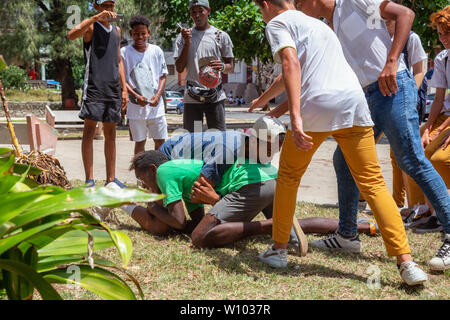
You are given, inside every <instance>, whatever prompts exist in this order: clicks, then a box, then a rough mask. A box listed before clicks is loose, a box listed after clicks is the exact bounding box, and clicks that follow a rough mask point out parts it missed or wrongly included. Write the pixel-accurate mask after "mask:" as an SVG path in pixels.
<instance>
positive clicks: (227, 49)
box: [173, 26, 234, 103]
mask: <svg viewBox="0 0 450 320" xmlns="http://www.w3.org/2000/svg"><path fill="white" fill-rule="evenodd" d="M184 44H185V42H184V39H183V37H182V36H181V33H180V34H179V35H178V37H177V40H176V46H175V52H174V54H173V57H174V59H175V60H177V59H178V57H179V56H180V55H181V52H182V51H183V48H184ZM206 57H217V59H218V60H221V59H223V58H234V55H233V43H232V42H231V38H230V36H229V35H228V33H226V32H224V31H222V30H219V29H217V28H216V27H214V26H210V27H209V28H208V29H206V30H198V29H197V28H195V27H194V28H192V39H191V46H190V47H189V53H188V57H187V64H186V69H187V74H186V80H187V81H189V82H191V83H193V84H194V85H195V86H197V87H201V88H206V87H205V86H203V85H201V84H200V82H199V79H198V73H199V67H198V60H200V59H201V58H206ZM225 99H226V95H225V91H224V90H223V89H222V90H221V91H220V92H219V94H218V95H217V99H216V101H215V102H218V101H222V100H225ZM184 103H201V102H199V101H197V100H195V99H193V98H191V96H189V94H188V93H187V90H185V93H184Z"/></svg>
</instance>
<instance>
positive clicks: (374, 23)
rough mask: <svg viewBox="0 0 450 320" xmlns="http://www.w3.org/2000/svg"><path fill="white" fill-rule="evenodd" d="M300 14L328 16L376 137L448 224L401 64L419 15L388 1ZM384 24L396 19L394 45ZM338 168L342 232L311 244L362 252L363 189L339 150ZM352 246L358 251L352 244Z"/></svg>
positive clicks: (323, 2)
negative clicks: (358, 224) (359, 230)
mask: <svg viewBox="0 0 450 320" xmlns="http://www.w3.org/2000/svg"><path fill="white" fill-rule="evenodd" d="M296 6H297V9H299V10H301V11H302V12H304V13H306V14H307V15H310V16H312V17H315V18H318V17H324V18H326V19H327V21H328V22H329V26H330V27H331V28H332V29H333V30H334V32H335V33H336V35H337V37H338V39H339V40H340V42H341V45H342V48H343V52H344V55H345V58H346V60H347V62H348V63H349V64H350V66H351V67H352V69H353V71H354V72H355V73H356V75H357V77H358V79H359V82H360V85H361V86H362V87H363V89H364V92H365V95H366V100H367V102H368V104H369V109H370V112H371V115H372V119H373V121H374V122H375V127H374V132H375V138H378V137H379V136H380V135H381V133H382V132H384V134H385V135H386V136H387V138H388V140H389V142H390V144H391V147H392V150H393V152H394V156H395V159H396V160H397V163H398V165H399V167H400V169H402V170H403V171H404V172H406V173H407V174H408V175H409V176H410V177H412V178H413V179H414V180H415V181H416V182H417V184H418V185H419V186H420V187H421V189H422V190H423V191H424V193H425V195H426V196H427V198H428V199H429V200H430V203H431V205H432V206H433V208H434V209H435V210H436V213H437V215H438V216H439V217H440V220H442V221H448V218H449V217H450V196H449V195H448V193H447V188H446V186H445V183H444V181H443V180H442V178H441V177H440V176H439V174H438V173H437V172H436V170H435V169H434V168H433V166H432V165H431V163H430V162H429V161H428V160H427V159H426V157H425V154H424V152H423V148H422V146H421V140H420V132H419V121H418V115H417V109H416V104H417V87H416V84H415V82H414V79H413V77H412V75H411V74H410V73H409V71H407V70H405V68H406V66H405V64H404V62H403V61H402V60H401V59H400V60H399V57H400V54H401V52H402V49H403V48H404V46H405V43H406V39H407V38H408V35H409V31H410V29H411V25H412V21H413V19H414V13H413V12H412V11H411V10H409V9H408V8H406V7H403V6H401V5H398V4H395V3H392V2H389V1H382V0H297V2H296ZM384 19H387V20H395V21H396V28H395V34H394V38H393V40H392V39H391V37H390V35H389V32H388V31H387V28H386V24H385V22H384ZM283 90H284V89H283V85H282V80H281V77H279V78H278V79H277V80H276V81H275V82H274V84H273V85H272V86H271V87H270V89H269V90H267V91H266V92H264V94H263V95H261V97H259V98H258V99H257V100H256V101H253V102H252V105H251V107H250V111H251V110H252V109H254V108H256V107H262V106H264V105H265V103H267V101H268V100H270V99H271V98H273V97H274V96H277V95H278V94H280V93H282V92H283ZM287 110H288V106H287V103H283V104H281V105H280V106H279V107H278V108H276V109H274V110H272V111H271V112H270V113H269V114H268V115H270V116H273V117H279V116H280V115H282V114H284V113H285V112H286V111H287ZM333 164H334V168H335V171H336V176H337V180H338V197H339V230H338V232H337V233H336V234H335V235H334V236H333V237H332V238H330V239H328V238H327V239H324V240H319V241H315V242H313V243H311V245H312V246H316V247H319V248H327V245H326V243H327V242H328V241H335V242H336V243H338V244H339V246H340V247H342V248H339V250H344V251H345V250H349V251H350V250H352V248H353V247H354V246H358V247H361V241H360V239H359V237H358V236H357V230H356V217H357V214H358V200H359V190H358V187H357V185H356V184H355V182H354V180H353V177H352V175H351V172H350V170H349V168H348V166H347V164H346V161H345V157H344V155H343V153H342V151H341V149H340V148H339V147H338V148H337V150H336V152H335V154H334V157H333ZM350 243H352V244H353V245H352V246H350V245H349V246H347V244H350Z"/></svg>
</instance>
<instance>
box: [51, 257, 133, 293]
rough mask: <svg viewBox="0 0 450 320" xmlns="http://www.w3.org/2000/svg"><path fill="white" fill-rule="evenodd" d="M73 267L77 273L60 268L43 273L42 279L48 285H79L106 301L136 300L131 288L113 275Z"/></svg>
mask: <svg viewBox="0 0 450 320" xmlns="http://www.w3.org/2000/svg"><path fill="white" fill-rule="evenodd" d="M75 267H78V268H79V273H77V272H75V273H74V274H73V273H68V272H67V269H66V268H60V269H56V270H52V271H48V272H45V273H43V277H44V279H45V280H47V281H48V282H50V283H63V284H67V283H72V284H75V285H79V286H80V287H82V288H85V289H87V290H89V291H91V292H93V293H95V294H98V295H99V296H101V297H102V298H105V299H107V300H136V297H135V295H134V293H133V291H132V290H131V288H130V287H129V286H128V285H127V284H126V283H125V281H123V280H122V279H120V278H119V277H118V276H117V275H115V274H114V273H112V272H109V271H107V270H105V269H102V268H99V267H95V268H94V269H91V268H90V267H89V266H86V265H75ZM77 277H79V278H78V279H77Z"/></svg>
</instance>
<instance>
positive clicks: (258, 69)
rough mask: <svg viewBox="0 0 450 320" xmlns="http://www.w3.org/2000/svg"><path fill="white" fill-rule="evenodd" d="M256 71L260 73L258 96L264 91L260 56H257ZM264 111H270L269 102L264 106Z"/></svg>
mask: <svg viewBox="0 0 450 320" xmlns="http://www.w3.org/2000/svg"><path fill="white" fill-rule="evenodd" d="M256 73H257V75H258V77H257V78H258V96H261V95H262V93H263V91H262V68H261V61H259V59H258V58H256ZM262 111H270V107H269V105H268V104H266V105H265V106H264V107H263V108H262Z"/></svg>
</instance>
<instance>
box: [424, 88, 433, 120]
mask: <svg viewBox="0 0 450 320" xmlns="http://www.w3.org/2000/svg"><path fill="white" fill-rule="evenodd" d="M435 95H436V94H435V93H431V94H429V95H428V96H427V105H426V106H425V115H424V117H423V121H427V120H428V117H429V115H430V109H431V105H432V104H433V101H434V96H435Z"/></svg>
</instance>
